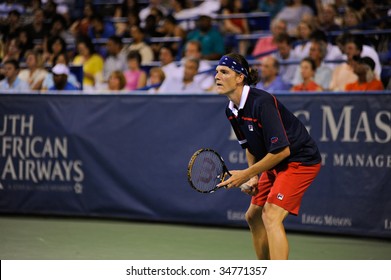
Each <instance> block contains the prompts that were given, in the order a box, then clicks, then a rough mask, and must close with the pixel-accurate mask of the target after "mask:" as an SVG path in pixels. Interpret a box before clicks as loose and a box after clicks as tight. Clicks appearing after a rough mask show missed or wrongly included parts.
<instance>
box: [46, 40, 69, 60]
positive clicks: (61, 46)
mask: <svg viewBox="0 0 391 280" xmlns="http://www.w3.org/2000/svg"><path fill="white" fill-rule="evenodd" d="M66 51H67V44H66V42H65V40H64V39H63V38H62V37H60V36H56V35H55V36H52V37H50V38H49V39H48V40H47V41H46V53H45V54H44V61H45V63H46V64H47V65H49V66H53V65H54V63H53V59H54V57H56V56H57V55H59V54H60V53H65V52H66Z"/></svg>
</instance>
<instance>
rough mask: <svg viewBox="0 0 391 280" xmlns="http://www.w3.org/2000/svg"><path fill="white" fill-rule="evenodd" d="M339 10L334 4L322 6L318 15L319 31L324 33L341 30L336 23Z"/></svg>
mask: <svg viewBox="0 0 391 280" xmlns="http://www.w3.org/2000/svg"><path fill="white" fill-rule="evenodd" d="M336 17H337V10H336V9H335V6H334V5H332V4H326V5H320V7H318V15H317V29H319V30H322V31H324V32H331V31H338V30H341V26H339V25H338V24H337V23H336Z"/></svg>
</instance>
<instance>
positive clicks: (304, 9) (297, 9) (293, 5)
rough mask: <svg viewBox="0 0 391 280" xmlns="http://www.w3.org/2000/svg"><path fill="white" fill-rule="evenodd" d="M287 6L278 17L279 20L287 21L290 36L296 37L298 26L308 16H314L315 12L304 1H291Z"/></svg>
mask: <svg viewBox="0 0 391 280" xmlns="http://www.w3.org/2000/svg"><path fill="white" fill-rule="evenodd" d="M287 2H288V3H287V5H286V6H284V8H282V10H281V11H280V12H279V13H278V14H277V15H276V18H277V19H282V20H285V21H286V23H287V29H288V34H289V35H291V36H296V31H297V26H298V24H299V23H300V21H301V20H302V19H304V18H306V17H308V16H313V14H314V11H313V10H312V9H311V8H310V7H309V6H307V5H305V4H303V1H302V0H289V1H287Z"/></svg>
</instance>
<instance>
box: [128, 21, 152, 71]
mask: <svg viewBox="0 0 391 280" xmlns="http://www.w3.org/2000/svg"><path fill="white" fill-rule="evenodd" d="M130 34H131V35H132V39H133V42H132V43H131V44H130V45H129V47H128V48H127V51H128V52H130V51H138V52H139V53H140V55H141V63H142V64H146V63H149V62H151V61H153V59H154V54H153V51H152V48H151V47H150V46H149V45H148V44H147V43H146V42H145V41H144V33H143V31H142V30H141V28H140V27H139V26H132V27H131V29H130Z"/></svg>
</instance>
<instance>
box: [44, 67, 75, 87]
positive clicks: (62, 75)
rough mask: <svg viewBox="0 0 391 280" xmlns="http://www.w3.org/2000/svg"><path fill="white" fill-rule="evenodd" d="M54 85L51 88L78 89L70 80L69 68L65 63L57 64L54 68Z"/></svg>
mask: <svg viewBox="0 0 391 280" xmlns="http://www.w3.org/2000/svg"><path fill="white" fill-rule="evenodd" d="M52 73H53V82H54V86H52V87H50V88H49V90H78V88H77V87H75V86H74V85H72V84H71V83H69V82H68V76H69V73H70V72H69V68H68V67H67V66H66V65H65V64H56V65H55V66H54V67H53V68H52Z"/></svg>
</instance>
